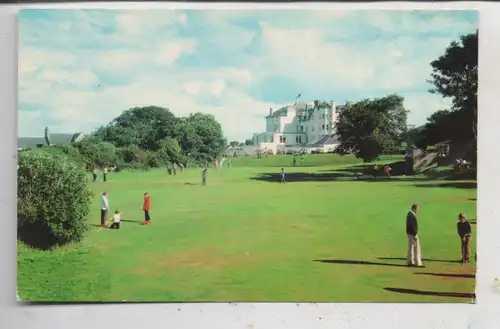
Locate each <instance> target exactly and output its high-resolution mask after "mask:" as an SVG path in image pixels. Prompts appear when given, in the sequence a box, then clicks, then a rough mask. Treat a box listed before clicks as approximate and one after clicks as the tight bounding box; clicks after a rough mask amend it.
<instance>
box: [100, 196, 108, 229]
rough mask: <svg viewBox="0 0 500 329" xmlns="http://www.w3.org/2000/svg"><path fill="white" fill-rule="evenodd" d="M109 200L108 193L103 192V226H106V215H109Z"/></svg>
mask: <svg viewBox="0 0 500 329" xmlns="http://www.w3.org/2000/svg"><path fill="white" fill-rule="evenodd" d="M108 209H109V200H108V193H107V192H103V193H102V195H101V227H106V217H107V216H108Z"/></svg>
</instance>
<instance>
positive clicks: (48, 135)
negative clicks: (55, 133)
mask: <svg viewBox="0 0 500 329" xmlns="http://www.w3.org/2000/svg"><path fill="white" fill-rule="evenodd" d="M45 143H47V146H50V132H49V127H45Z"/></svg>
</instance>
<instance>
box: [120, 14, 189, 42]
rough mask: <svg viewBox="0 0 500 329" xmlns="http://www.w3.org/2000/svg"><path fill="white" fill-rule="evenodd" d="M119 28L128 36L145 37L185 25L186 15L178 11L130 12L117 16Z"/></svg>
mask: <svg viewBox="0 0 500 329" xmlns="http://www.w3.org/2000/svg"><path fill="white" fill-rule="evenodd" d="M115 19H116V23H117V28H118V29H119V31H120V32H123V33H125V34H127V35H136V36H139V35H144V33H145V32H146V33H151V32H155V31H157V30H158V29H162V28H166V27H171V26H174V25H176V24H179V23H180V24H183V23H185V20H186V15H185V14H184V13H182V12H179V11H176V10H162V11H154V10H130V11H121V12H119V13H118V15H116V18H115Z"/></svg>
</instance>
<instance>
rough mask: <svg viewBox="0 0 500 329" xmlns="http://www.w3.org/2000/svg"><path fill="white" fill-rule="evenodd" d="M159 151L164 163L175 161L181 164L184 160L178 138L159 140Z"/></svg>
mask: <svg viewBox="0 0 500 329" xmlns="http://www.w3.org/2000/svg"><path fill="white" fill-rule="evenodd" d="M157 153H158V156H159V158H160V159H161V161H162V162H163V164H168V163H174V164H178V165H180V164H181V163H183V162H184V161H183V160H184V159H183V155H182V150H181V147H180V146H179V143H178V142H177V140H176V139H173V138H165V139H162V140H161V141H159V146H158V151H157Z"/></svg>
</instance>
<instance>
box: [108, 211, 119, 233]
mask: <svg viewBox="0 0 500 329" xmlns="http://www.w3.org/2000/svg"><path fill="white" fill-rule="evenodd" d="M120 217H121V216H120V211H119V210H118V209H116V210H115V213H114V215H113V224H111V226H110V227H109V228H111V229H117V230H119V229H120Z"/></svg>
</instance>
